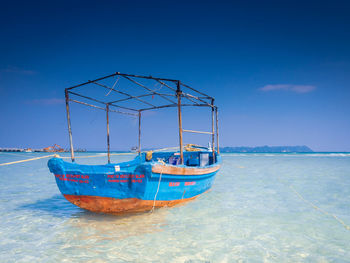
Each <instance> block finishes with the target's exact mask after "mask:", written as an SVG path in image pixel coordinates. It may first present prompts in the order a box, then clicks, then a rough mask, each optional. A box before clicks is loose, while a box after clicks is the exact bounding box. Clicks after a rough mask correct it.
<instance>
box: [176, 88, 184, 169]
mask: <svg viewBox="0 0 350 263" xmlns="http://www.w3.org/2000/svg"><path fill="white" fill-rule="evenodd" d="M181 93H182V92H181V87H180V81H178V82H177V89H176V96H177V115H178V119H179V141H180V163H181V164H184V153H183V142H182V116H181Z"/></svg>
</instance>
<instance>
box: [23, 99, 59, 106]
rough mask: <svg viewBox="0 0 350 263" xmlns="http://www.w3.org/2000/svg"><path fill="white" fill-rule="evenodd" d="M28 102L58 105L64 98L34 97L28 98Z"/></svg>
mask: <svg viewBox="0 0 350 263" xmlns="http://www.w3.org/2000/svg"><path fill="white" fill-rule="evenodd" d="M28 103H29V104H39V105H58V104H63V103H64V99H59V98H49V99H35V100H29V101H28Z"/></svg>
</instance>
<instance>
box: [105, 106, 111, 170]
mask: <svg viewBox="0 0 350 263" xmlns="http://www.w3.org/2000/svg"><path fill="white" fill-rule="evenodd" d="M106 117H107V156H108V163H111V152H110V144H109V104H106Z"/></svg>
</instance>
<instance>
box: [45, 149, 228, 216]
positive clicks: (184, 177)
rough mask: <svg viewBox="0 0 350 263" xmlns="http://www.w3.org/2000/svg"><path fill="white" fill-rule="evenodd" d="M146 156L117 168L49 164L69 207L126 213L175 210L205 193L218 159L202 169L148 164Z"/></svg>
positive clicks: (63, 163) (212, 177)
mask: <svg viewBox="0 0 350 263" xmlns="http://www.w3.org/2000/svg"><path fill="white" fill-rule="evenodd" d="M144 157H145V156H143V155H140V156H137V157H136V158H135V159H134V160H132V161H130V162H125V163H118V164H106V165H79V164H76V163H69V162H64V161H63V160H62V159H60V158H52V159H50V160H49V163H48V166H49V168H50V171H51V172H52V173H53V174H54V175H55V179H56V183H57V186H58V188H59V190H60V191H61V193H62V194H63V195H64V197H65V198H66V199H67V200H68V201H70V202H71V203H73V204H75V205H77V206H79V207H81V208H83V209H87V210H89V211H93V212H98V213H112V214H118V213H129V212H143V211H149V210H152V209H153V208H159V207H163V206H174V205H177V204H180V203H184V202H187V201H190V200H193V199H195V198H196V197H197V196H199V195H200V194H202V193H204V192H206V191H208V190H209V189H210V188H211V186H212V184H213V182H214V178H215V175H216V173H217V171H218V170H219V168H220V163H221V158H220V156H217V162H216V163H215V164H213V165H208V166H204V167H188V166H185V165H169V164H164V163H161V162H158V161H150V162H147V161H146V160H145V158H144Z"/></svg>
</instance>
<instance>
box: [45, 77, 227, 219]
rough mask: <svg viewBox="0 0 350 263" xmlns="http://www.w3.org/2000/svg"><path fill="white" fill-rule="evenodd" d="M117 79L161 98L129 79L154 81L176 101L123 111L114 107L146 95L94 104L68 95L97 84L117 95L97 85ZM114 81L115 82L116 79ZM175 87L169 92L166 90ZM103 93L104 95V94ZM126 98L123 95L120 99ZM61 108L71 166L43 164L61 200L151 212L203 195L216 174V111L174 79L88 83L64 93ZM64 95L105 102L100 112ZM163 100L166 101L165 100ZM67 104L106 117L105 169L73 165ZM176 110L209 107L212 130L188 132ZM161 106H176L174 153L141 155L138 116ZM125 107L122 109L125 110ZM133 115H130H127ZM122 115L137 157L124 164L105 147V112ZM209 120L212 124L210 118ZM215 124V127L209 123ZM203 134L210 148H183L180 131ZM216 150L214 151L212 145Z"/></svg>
mask: <svg viewBox="0 0 350 263" xmlns="http://www.w3.org/2000/svg"><path fill="white" fill-rule="evenodd" d="M116 76H118V77H123V78H125V79H127V80H128V81H132V82H133V83H137V85H141V86H142V87H143V88H145V89H146V90H148V92H149V94H152V96H154V95H158V96H162V95H163V96H164V97H165V95H164V93H160V92H159V91H158V90H157V91H155V90H152V89H150V88H147V87H146V86H145V85H144V84H141V83H140V82H137V81H135V79H136V78H140V79H147V80H154V81H157V82H159V83H161V84H162V85H163V86H164V87H167V88H169V89H171V90H173V91H175V94H173V97H174V98H176V99H177V103H175V104H174V103H172V104H166V105H153V104H152V107H148V108H140V109H134V108H129V107H128V108H126V107H124V106H120V104H117V103H118V101H121V100H132V99H133V100H135V99H140V98H143V97H146V96H142V95H137V96H136V95H131V94H129V93H126V92H125V91H124V90H123V91H122V94H123V95H124V96H128V97H127V98H124V99H119V100H114V101H108V102H104V101H98V100H96V99H94V98H90V97H87V96H85V95H82V94H80V93H76V92H72V91H71V90H72V89H74V88H77V87H81V86H84V85H89V84H93V85H98V86H100V87H101V86H102V87H106V88H108V89H109V90H110V91H115V92H117V93H119V91H120V90H119V89H118V88H116V87H115V84H114V85H113V86H112V87H110V86H107V85H106V84H101V83H100V81H101V80H103V79H106V78H114V77H116ZM118 80H119V79H118ZM171 83H173V84H175V85H176V86H175V88H174V87H173V86H171ZM181 87H186V88H188V89H190V90H192V91H195V92H197V93H199V95H200V96H196V95H192V94H191V95H190V94H189V93H187V92H184V91H183V90H182V89H181ZM110 91H109V92H110ZM125 94H126V95H125ZM65 95H66V109H67V120H68V131H69V138H70V150H71V158H72V162H66V161H63V159H62V158H59V157H55V158H52V159H50V160H49V162H48V166H49V169H50V171H51V172H52V173H53V174H54V176H55V179H56V183H57V186H58V188H59V190H60V191H61V193H62V194H63V195H64V197H65V198H66V199H67V200H68V201H70V202H71V203H73V204H75V205H77V206H79V207H81V208H83V209H87V210H90V211H93V212H98V213H112V214H120V213H129V212H142V211H150V210H153V209H154V208H159V207H163V206H174V205H176V204H179V203H183V202H186V201H189V200H193V199H194V198H196V197H197V196H199V195H200V194H202V193H204V192H206V191H208V190H209V189H210V188H211V186H212V184H213V182H214V178H215V175H216V173H217V172H218V170H219V169H220V166H221V156H220V154H219V151H216V150H215V135H216V144H217V145H218V121H217V107H216V106H215V105H214V99H213V98H212V97H209V96H208V95H205V94H203V93H201V92H199V91H197V90H195V89H193V88H191V87H189V86H187V85H185V84H183V83H181V82H180V81H178V80H170V79H161V78H154V77H151V76H149V77H147V76H136V75H130V74H121V73H119V72H117V73H115V74H113V75H109V76H107V77H104V78H100V79H97V80H94V81H89V82H86V83H83V84H80V85H77V86H74V87H71V88H68V89H66V90H65ZM69 95H75V96H78V97H81V98H84V99H91V100H92V101H95V102H96V101H98V102H99V103H101V104H105V105H106V107H105V108H102V107H99V106H96V105H94V104H88V103H86V102H83V101H77V100H76V99H71V98H70V97H69ZM166 98H168V97H166ZM185 98H187V99H188V100H189V101H191V102H192V104H184V103H181V99H185ZM69 101H73V102H76V103H80V104H83V105H87V106H91V107H94V108H96V107H97V108H101V109H103V110H105V111H106V117H107V118H106V119H107V149H108V153H107V156H108V163H107V164H105V165H82V164H77V163H76V162H75V156H74V149H73V142H72V132H71V124H70V112H69ZM141 102H144V103H145V104H150V103H148V102H147V101H146V100H143V99H142V100H141ZM182 106H202V107H204V106H206V107H210V108H211V113H212V114H211V115H212V131H211V132H201V131H194V130H185V129H182V116H181V107H182ZM111 107H117V108H118V107H119V108H121V109H123V110H124V111H120V110H119V109H118V111H113V110H111ZM164 107H177V109H178V122H179V143H180V147H179V150H178V151H167V152H156V151H154V152H152V151H149V152H141V113H142V112H143V111H145V110H151V109H152V110H153V109H160V108H164ZM125 109H127V110H128V111H125ZM133 111H136V114H135V113H134V112H133ZM110 112H117V113H125V114H130V115H132V114H134V115H135V116H137V117H138V119H139V147H138V154H137V156H136V157H135V158H134V159H133V160H131V161H128V162H121V163H111V162H110V156H111V153H110V145H109V113H110ZM215 113H216V114H215ZM214 119H215V120H214ZM215 121H216V124H215V126H216V129H215V128H214V123H215ZM183 132H192V133H204V134H210V135H211V137H212V138H211V139H212V147H211V149H209V148H208V149H205V148H200V147H198V146H193V145H187V146H185V147H183V142H182V133H183ZM217 149H219V147H217Z"/></svg>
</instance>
